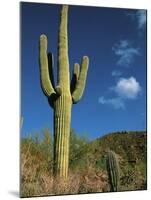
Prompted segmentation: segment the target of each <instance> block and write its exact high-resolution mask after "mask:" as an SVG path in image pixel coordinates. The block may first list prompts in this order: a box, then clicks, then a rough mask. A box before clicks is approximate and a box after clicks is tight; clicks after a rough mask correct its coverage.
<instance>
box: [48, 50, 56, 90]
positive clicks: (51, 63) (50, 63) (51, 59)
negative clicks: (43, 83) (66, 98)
mask: <svg viewBox="0 0 151 200" xmlns="http://www.w3.org/2000/svg"><path fill="white" fill-rule="evenodd" d="M47 57H48V69H49V78H50V80H51V84H52V87H53V88H55V81H54V57H53V54H52V53H51V52H49V53H48V55H47Z"/></svg>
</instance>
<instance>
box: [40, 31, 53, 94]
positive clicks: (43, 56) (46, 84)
mask: <svg viewBox="0 0 151 200" xmlns="http://www.w3.org/2000/svg"><path fill="white" fill-rule="evenodd" d="M40 79H41V87H42V89H43V92H44V94H45V95H46V96H48V97H49V96H51V95H53V94H56V92H55V90H54V88H53V86H52V83H51V80H50V78H49V69H48V58H47V37H46V36H45V35H44V34H43V35H41V36H40Z"/></svg>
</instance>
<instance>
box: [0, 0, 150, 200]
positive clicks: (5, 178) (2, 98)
mask: <svg viewBox="0 0 151 200" xmlns="http://www.w3.org/2000/svg"><path fill="white" fill-rule="evenodd" d="M26 2H42V3H43V2H45V3H60V4H62V3H66V4H74V5H81V3H82V5H95V6H104V7H120V8H144V9H148V55H151V39H150V37H149V36H150V35H151V4H150V1H145V0H139V1H138V0H124V1H122V0H99V1H98V0H82V1H81V0H56V1H55V0H51V1H50V0H40V1H39V0H36V1H35V0H32V1H29V0H26ZM149 66H151V59H150V57H149V56H148V147H149V148H148V169H149V170H148V191H135V192H122V193H100V194H89V195H78V196H77V195H75V196H74V195H69V196H60V197H58V196H55V197H46V198H47V199H57V200H59V199H63V200H65V199H71V200H72V199H73V200H74V199H75V200H77V199H83V200H90V199H96V200H97V199H100V198H101V199H102V200H108V199H111V198H112V200H117V199H118V198H119V199H125V200H127V199H133V198H137V200H142V199H149V195H150V193H151V192H150V191H151V181H150V178H149V177H151V169H150V165H149V162H151V156H150V152H149V151H150V147H151V144H150V143H151V139H150V133H149V132H150V130H151V125H150V124H151V123H150V124H149V119H150V113H149V111H150V110H151V106H150V102H151V97H150V91H149V90H150V85H151V80H150V79H149V78H150V76H151V70H150V67H149ZM0 81H1V82H0V127H1V128H0V199H4V200H6V199H9V200H11V199H14V198H18V197H17V193H18V188H19V126H18V124H19V1H18V0H3V1H1V5H0ZM28 199H30V198H28ZM32 199H37V198H32ZM38 199H42V197H39V198H38Z"/></svg>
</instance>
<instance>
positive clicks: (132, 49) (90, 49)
mask: <svg viewBox="0 0 151 200" xmlns="http://www.w3.org/2000/svg"><path fill="white" fill-rule="evenodd" d="M20 9H21V20H20V22H21V115H22V116H23V118H24V124H23V127H22V136H26V135H28V134H29V133H31V132H39V131H40V130H41V129H43V128H45V127H48V128H50V130H51V132H52V131H53V110H52V109H51V108H50V107H49V105H48V101H47V98H46V97H45V95H44V94H43V92H42V90H41V87H40V78H39V63H38V59H39V52H38V51H39V36H40V34H42V33H44V34H46V35H47V37H48V51H51V52H52V53H53V54H54V62H55V72H54V76H55V80H56V79H57V70H56V69H57V38H58V28H59V16H60V9H61V6H60V5H53V4H38V3H21V7H20ZM68 38H69V63H70V74H72V69H73V65H74V63H77V62H79V63H80V62H81V58H82V56H83V55H88V56H89V59H90V64H89V71H88V76H87V82H86V88H85V91H84V95H83V97H82V99H81V100H80V102H79V103H78V104H76V105H73V109H72V123H71V127H72V128H73V129H75V131H76V132H77V133H79V134H81V135H83V134H87V135H88V136H89V138H90V139H94V138H98V137H100V136H102V135H104V134H107V133H110V132H114V131H124V130H144V129H146V95H147V94H146V73H147V72H146V11H145V10H134V9H119V8H103V7H102V8H101V7H85V6H70V7H69V18H68Z"/></svg>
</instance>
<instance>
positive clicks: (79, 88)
mask: <svg viewBox="0 0 151 200" xmlns="http://www.w3.org/2000/svg"><path fill="white" fill-rule="evenodd" d="M88 65H89V58H88V57H87V56H84V57H83V60H82V64H81V70H80V74H79V78H78V81H77V83H76V86H75V90H74V91H73V93H72V100H73V103H77V102H78V101H79V100H80V98H81V97H82V94H83V92H84V88H85V83H86V77H87V71H88Z"/></svg>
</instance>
